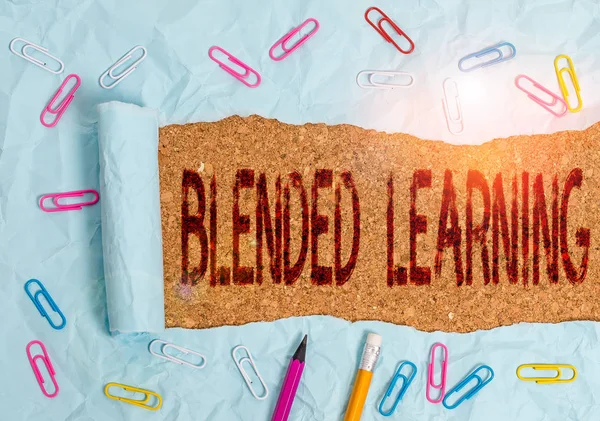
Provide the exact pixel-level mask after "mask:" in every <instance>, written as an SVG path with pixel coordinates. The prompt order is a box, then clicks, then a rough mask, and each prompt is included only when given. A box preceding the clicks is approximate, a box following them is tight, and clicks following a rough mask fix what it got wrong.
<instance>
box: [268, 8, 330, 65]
mask: <svg viewBox="0 0 600 421" xmlns="http://www.w3.org/2000/svg"><path fill="white" fill-rule="evenodd" d="M311 22H312V23H314V24H315V27H314V28H313V29H312V30H311V31H310V32H309V33H308V34H306V35H303V36H302V37H301V38H300V39H299V40H298V41H296V43H295V44H294V45H292V46H291V47H288V46H287V45H286V43H287V42H288V41H289V40H290V39H291V38H292V37H293V36H294V35H296V34H297V33H299V32H300V31H301V30H302V29H303V28H304V27H305V26H307V25H309V24H310V23H311ZM318 30H319V21H318V20H316V19H314V18H309V19H306V20H305V21H304V22H302V24H301V25H300V26H298V27H297V28H294V29H292V30H291V31H290V32H288V33H287V34H285V35H284V36H283V37H281V38H280V39H279V40H278V41H277V42H276V43H275V44H273V46H272V47H271V49H270V50H269V57H271V58H272V59H273V60H275V61H280V60H283V59H284V58H286V57H287V56H289V55H290V54H291V53H292V52H293V51H294V50H296V49H297V48H298V47H300V46H301V45H302V44H304V43H305V42H306V41H308V39H309V38H310V37H312V36H313V35H314V34H316V33H317V31H318ZM279 46H281V49H282V50H283V54H282V55H280V56H279V57H275V55H274V54H273V53H274V51H275V49H277V47H279Z"/></svg>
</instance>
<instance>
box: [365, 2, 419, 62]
mask: <svg viewBox="0 0 600 421" xmlns="http://www.w3.org/2000/svg"><path fill="white" fill-rule="evenodd" d="M371 10H376V11H377V12H378V13H379V14H380V15H381V16H383V17H382V18H381V19H379V20H378V21H377V25H375V24H374V23H373V22H372V21H371V20H370V19H369V12H370V11H371ZM365 20H366V21H367V22H369V25H371V26H372V27H373V29H375V30H376V31H377V32H379V34H380V35H381V36H382V37H383V39H385V40H386V41H387V42H391V43H392V44H393V45H394V47H396V49H397V50H398V51H400V52H401V53H402V54H410V53H412V52H413V50H414V49H415V43H414V42H413V41H412V40H411V39H410V38H409V37H408V35H406V33H405V32H404V31H403V30H402V29H400V27H398V25H396V24H395V23H394V21H393V20H391V19H390V18H389V17H388V15H386V14H385V13H383V12H382V11H381V9H379V8H378V7H369V8H368V9H367V11H366V12H365ZM384 22H387V23H389V24H390V26H391V27H392V28H393V29H394V31H396V33H398V35H401V36H403V37H404V38H406V40H407V41H408V42H409V44H410V49H408V50H403V49H402V48H400V46H399V45H398V44H397V43H396V42H395V41H394V40H393V39H392V37H391V36H390V35H389V34H388V33H387V32H385V29H383V23H384Z"/></svg>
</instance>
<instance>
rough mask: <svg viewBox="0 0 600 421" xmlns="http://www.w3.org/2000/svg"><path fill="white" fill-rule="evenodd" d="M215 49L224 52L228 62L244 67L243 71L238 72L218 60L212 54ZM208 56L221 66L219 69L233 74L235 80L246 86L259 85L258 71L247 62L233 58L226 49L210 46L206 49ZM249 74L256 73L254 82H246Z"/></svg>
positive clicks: (253, 86) (254, 86)
mask: <svg viewBox="0 0 600 421" xmlns="http://www.w3.org/2000/svg"><path fill="white" fill-rule="evenodd" d="M215 50H217V51H220V52H221V53H223V54H225V55H226V56H227V59H228V60H229V61H230V62H232V63H233V64H237V65H238V66H240V67H241V68H242V69H244V70H245V72H244V73H240V72H238V71H235V70H233V69H232V68H231V67H229V66H228V65H226V64H225V63H223V62H222V61H220V60H219V59H217V58H215V57H214V56H213V51H215ZM208 56H209V57H210V58H211V60H212V61H214V62H216V63H218V64H219V67H221V69H223V70H225V71H226V72H227V73H229V74H230V75H231V76H233V77H234V78H236V79H237V80H239V81H240V82H242V83H243V84H244V85H246V86H248V87H249V88H256V87H257V86H258V85H260V80H261V79H260V75H259V74H258V72H257V71H256V70H254V69H253V68H252V67H250V66H248V65H247V64H245V63H243V62H241V61H240V60H238V59H237V58H235V57H234V56H232V55H231V54H229V53H228V52H227V51H225V50H224V49H222V48H221V47H211V48H210V49H209V50H208ZM251 74H254V75H256V82H255V83H253V84H251V83H249V82H248V78H249V77H250V75H251Z"/></svg>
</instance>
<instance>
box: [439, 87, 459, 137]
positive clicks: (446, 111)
mask: <svg viewBox="0 0 600 421" xmlns="http://www.w3.org/2000/svg"><path fill="white" fill-rule="evenodd" d="M448 82H452V83H453V84H454V87H455V91H456V96H455V97H454V101H455V103H456V113H457V115H458V116H457V117H456V118H453V117H452V113H451V112H450V109H449V108H448V90H447V89H446V84H447V83H448ZM442 87H443V89H444V98H442V105H443V107H444V115H445V116H446V126H447V127H448V131H449V132H450V133H452V134H453V135H459V134H461V133H462V132H463V131H464V130H465V123H464V121H463V116H462V108H461V106H460V98H459V96H458V85H457V84H456V82H455V81H454V80H452V79H451V78H447V79H446V80H444V83H443V84H442ZM452 124H457V125H460V130H458V131H454V130H452Z"/></svg>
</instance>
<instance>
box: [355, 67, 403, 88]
mask: <svg viewBox="0 0 600 421" xmlns="http://www.w3.org/2000/svg"><path fill="white" fill-rule="evenodd" d="M363 75H367V81H368V83H367V84H364V83H362V82H361V79H362V78H363V77H362V76H363ZM377 76H383V77H386V78H389V79H392V78H395V77H397V76H406V77H408V79H410V81H408V80H407V82H408V83H385V82H377V80H376V79H375V78H376V77H377ZM414 83H415V78H414V77H413V75H412V74H411V73H407V72H394V71H389V72H388V71H386V72H384V71H380V70H363V71H362V72H360V73H359V74H358V75H357V76H356V84H357V85H358V86H360V87H361V88H364V89H394V88H409V87H411V86H413V85H414Z"/></svg>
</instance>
